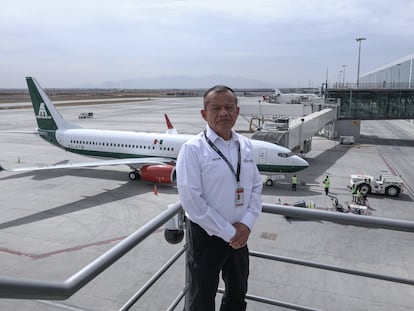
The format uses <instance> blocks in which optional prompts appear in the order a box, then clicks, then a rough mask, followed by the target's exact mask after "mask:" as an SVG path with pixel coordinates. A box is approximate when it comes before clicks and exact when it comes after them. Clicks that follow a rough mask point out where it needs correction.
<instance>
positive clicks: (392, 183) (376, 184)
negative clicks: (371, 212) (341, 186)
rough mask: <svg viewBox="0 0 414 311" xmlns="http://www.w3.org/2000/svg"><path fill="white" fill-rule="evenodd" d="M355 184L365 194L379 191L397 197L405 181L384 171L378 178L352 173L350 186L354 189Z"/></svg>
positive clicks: (378, 192)
mask: <svg viewBox="0 0 414 311" xmlns="http://www.w3.org/2000/svg"><path fill="white" fill-rule="evenodd" d="M354 185H355V187H356V189H357V190H359V191H360V192H362V193H363V194H369V193H377V194H386V195H389V196H391V197H396V196H398V195H399V194H400V193H401V192H402V191H403V186H404V182H403V180H402V179H401V177H399V176H395V175H393V174H390V173H389V172H382V173H381V175H380V176H379V177H378V178H374V177H373V176H372V175H365V174H355V175H351V179H350V181H349V185H348V187H349V188H351V189H352V186H354Z"/></svg>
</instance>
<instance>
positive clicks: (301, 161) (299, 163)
mask: <svg viewBox="0 0 414 311" xmlns="http://www.w3.org/2000/svg"><path fill="white" fill-rule="evenodd" d="M294 158H295V160H294V161H295V164H296V165H297V166H303V167H308V166H309V163H308V161H306V160H305V159H303V158H302V157H300V156H294Z"/></svg>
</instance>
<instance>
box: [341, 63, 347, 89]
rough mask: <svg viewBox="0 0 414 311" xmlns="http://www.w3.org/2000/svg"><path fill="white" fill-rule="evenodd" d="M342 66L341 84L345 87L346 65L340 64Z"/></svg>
mask: <svg viewBox="0 0 414 311" xmlns="http://www.w3.org/2000/svg"><path fill="white" fill-rule="evenodd" d="M342 67H343V68H344V70H343V72H344V73H343V75H342V78H343V83H342V84H343V86H344V87H345V67H346V65H342Z"/></svg>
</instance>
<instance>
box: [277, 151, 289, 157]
mask: <svg viewBox="0 0 414 311" xmlns="http://www.w3.org/2000/svg"><path fill="white" fill-rule="evenodd" d="M277 155H278V156H279V157H281V158H289V157H291V156H293V152H279V153H278V154H277Z"/></svg>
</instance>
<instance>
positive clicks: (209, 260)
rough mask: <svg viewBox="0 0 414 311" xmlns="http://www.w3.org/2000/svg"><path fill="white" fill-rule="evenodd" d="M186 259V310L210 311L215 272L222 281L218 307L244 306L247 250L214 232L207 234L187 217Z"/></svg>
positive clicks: (236, 309) (238, 309)
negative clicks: (233, 246) (187, 299)
mask: <svg viewBox="0 0 414 311" xmlns="http://www.w3.org/2000/svg"><path fill="white" fill-rule="evenodd" d="M188 230H189V242H190V250H189V259H188V268H189V271H190V274H191V289H190V296H191V298H190V301H189V303H190V310H192V311H214V310H215V297H216V292H217V288H218V284H219V274H220V271H221V275H222V278H223V281H224V283H225V292H224V295H223V299H222V301H221V306H220V311H230V310H231V311H244V310H246V301H245V297H246V292H247V279H248V276H249V250H248V248H247V246H246V247H243V248H240V249H237V250H235V249H233V248H232V247H230V246H229V245H228V243H227V242H225V241H223V240H222V239H220V238H218V237H216V236H209V235H208V234H207V232H206V231H204V229H202V228H201V227H200V226H199V225H197V224H195V223H193V222H191V221H189V226H188Z"/></svg>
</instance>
